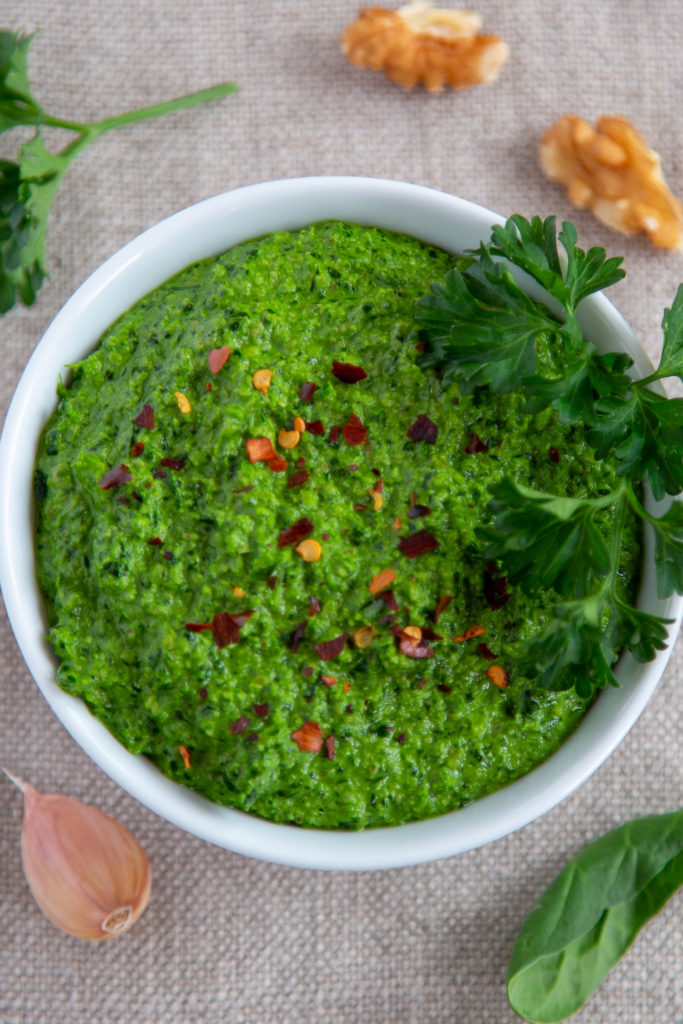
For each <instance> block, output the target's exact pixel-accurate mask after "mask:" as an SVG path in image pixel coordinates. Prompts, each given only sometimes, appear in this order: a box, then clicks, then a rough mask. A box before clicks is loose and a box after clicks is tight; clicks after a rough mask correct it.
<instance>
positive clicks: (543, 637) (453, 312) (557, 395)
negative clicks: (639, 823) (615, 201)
mask: <svg viewBox="0 0 683 1024" xmlns="http://www.w3.org/2000/svg"><path fill="white" fill-rule="evenodd" d="M576 237H577V236H576V228H575V227H574V225H573V224H571V223H569V222H567V221H565V222H564V223H563V225H562V230H561V231H560V233H559V241H560V242H561V243H562V247H563V249H564V256H563V258H561V257H560V253H559V250H558V246H557V238H556V231H555V218H554V217H548V218H547V219H546V220H545V221H542V220H541V219H540V217H534V218H533V220H531V221H528V220H525V219H524V218H523V217H521V216H519V215H516V216H513V217H511V218H510V219H509V220H508V221H507V223H506V224H505V226H504V227H494V228H493V231H492V235H491V241H490V243H489V244H488V245H486V244H482V245H481V246H480V247H479V248H478V249H477V250H475V251H474V252H472V253H470V254H468V256H467V257H465V258H464V259H463V260H461V261H460V262H459V264H458V265H457V266H456V267H454V268H453V269H452V270H450V271H449V272H448V274H447V275H446V278H445V280H444V282H443V283H439V284H435V285H433V286H432V291H431V294H430V295H429V296H427V297H426V298H425V299H423V300H422V301H421V303H420V307H419V309H418V313H417V320H418V324H419V326H420V327H421V328H422V330H423V331H424V334H425V336H426V338H427V341H428V346H427V348H426V350H425V351H424V352H423V354H422V356H421V365H422V366H425V367H436V368H438V369H439V370H440V371H441V372H442V373H443V376H444V378H445V379H446V380H448V379H457V380H458V383H459V385H460V387H461V388H462V389H463V390H464V391H466V392H468V391H471V390H473V389H474V388H475V387H477V388H487V389H488V390H489V391H493V392H504V391H511V390H513V389H514V390H518V391H520V392H521V393H522V394H523V395H524V396H525V399H526V403H527V408H528V410H529V411H530V412H533V411H535V410H538V409H541V408H545V407H547V406H552V407H553V408H554V409H555V410H556V411H557V413H558V416H559V418H560V420H561V421H562V422H563V423H569V424H571V423H584V424H586V425H587V426H588V435H587V437H588V441H589V443H590V444H591V445H592V446H593V447H594V448H595V451H596V453H597V455H598V456H599V457H600V458H604V457H605V456H606V455H607V454H608V453H611V454H612V456H613V457H614V458H615V459H616V462H617V472H618V476H619V477H620V480H619V483H618V486H617V487H616V488H615V489H614V490H612V491H610V492H609V493H607V494H605V495H604V496H603V497H600V498H568V497H566V496H565V495H556V494H547V493H543V492H540V491H536V490H533V489H531V488H528V487H523V486H521V485H520V484H518V483H516V482H515V481H514V480H510V479H507V478H506V479H503V480H502V481H501V482H500V483H499V484H497V485H494V486H493V487H492V488H491V492H492V501H491V502H490V503H489V510H490V511H491V513H492V522H491V524H490V525H489V526H486V527H482V528H481V529H480V530H479V531H478V535H479V539H480V540H481V542H482V546H483V555H484V557H485V558H487V559H498V560H499V561H500V562H501V564H502V565H503V566H504V567H505V569H506V571H507V573H508V576H509V579H510V581H511V582H512V583H516V584H517V585H519V586H521V587H522V588H523V589H525V590H527V591H533V590H534V589H535V588H537V587H545V588H553V589H554V590H555V591H556V592H557V594H558V598H559V600H558V602H557V604H556V605H555V606H554V607H553V608H552V609H551V619H550V621H549V622H548V624H547V626H546V627H545V629H544V630H543V632H542V633H541V634H540V635H539V636H538V637H536V638H535V639H533V640H531V641H529V642H528V643H527V644H526V646H525V647H524V648H523V649H522V651H521V655H520V667H521V668H522V670H523V671H525V672H527V673H529V674H531V675H533V676H534V677H536V678H537V680H538V683H539V685H541V686H544V687H546V688H548V689H555V690H564V689H569V688H570V687H572V686H575V687H576V689H577V691H578V692H579V693H580V694H581V695H582V696H590V695H591V693H593V692H594V690H595V689H596V688H598V689H599V688H602V687H604V686H606V685H607V684H608V683H610V684H612V685H615V686H616V685H617V682H616V679H615V677H614V674H613V672H612V665H613V664H614V662H615V660H616V658H617V657H618V655H619V652H620V651H621V650H622V649H623V648H627V649H628V650H630V651H631V653H632V654H633V656H634V657H635V658H636V659H637V660H638V661H650V660H652V658H653V657H654V656H655V652H656V651H657V650H661V649H662V648H664V647H665V646H666V624H667V621H668V620H665V619H662V618H659V617H657V616H655V615H650V614H648V613H646V612H643V611H641V610H639V609H637V608H635V607H633V606H632V605H630V604H629V603H628V602H626V601H625V600H624V599H623V598H622V597H621V596H620V594H619V591H618V587H617V580H618V574H619V559H620V548H621V537H622V532H623V530H624V527H625V524H626V521H627V518H628V516H629V515H631V514H632V513H633V512H635V514H636V515H637V516H639V517H640V518H641V520H643V522H645V523H647V524H649V526H650V528H651V529H652V530H653V531H654V535H655V565H656V570H657V589H658V593H659V596H660V597H662V598H664V597H668V596H670V595H671V594H673V593H674V591H676V592H677V593H683V506H681V505H679V504H673V505H672V506H671V507H670V508H669V509H668V511H666V512H665V513H664V514H663V515H661V516H658V517H657V516H653V515H651V514H650V513H649V512H648V511H646V509H645V508H644V506H643V502H642V498H641V494H640V491H641V486H642V484H643V483H645V482H647V483H648V484H649V485H650V488H651V490H652V493H653V494H654V497H655V498H657V499H660V498H663V497H665V495H676V494H679V493H680V492H681V491H683V399H680V398H667V397H666V396H665V395H663V394H660V393H659V392H657V391H653V390H652V388H651V387H650V385H651V384H653V383H654V382H655V381H658V380H661V379H663V378H666V377H679V378H681V379H683V285H682V286H681V287H680V288H679V289H678V293H677V295H676V298H675V300H674V303H673V306H672V308H671V309H670V310H666V311H665V313H664V319H663V321H662V327H663V330H664V345H663V348H662V355H661V359H660V362H659V366H658V367H657V369H656V370H655V371H654V372H653V373H651V374H650V375H649V376H647V377H645V378H643V379H640V380H636V379H633V377H631V376H629V374H628V371H629V369H630V368H631V366H632V362H633V361H632V360H631V359H630V357H629V356H627V355H626V354H624V353H621V352H612V353H607V354H600V353H598V352H597V350H596V349H595V348H594V347H593V345H592V344H590V342H588V341H586V339H585V338H584V336H583V332H582V330H581V326H580V323H579V320H578V318H577V309H578V306H579V304H580V303H581V300H582V299H584V298H585V297H586V296H587V295H590V294H592V293H593V292H596V291H599V290H601V289H603V288H606V287H607V286H608V285H610V284H614V283H615V282H616V281H618V280H620V279H621V278H622V277H623V276H624V271H623V270H622V269H621V266H620V264H621V259H618V258H607V256H606V254H605V250H604V249H601V248H597V247H596V248H593V249H590V250H589V251H588V252H584V251H583V250H582V249H579V248H578V246H577V245H576ZM501 258H502V259H501ZM511 264H512V266H513V267H518V268H519V269H520V270H523V271H524V272H525V273H526V274H528V275H529V276H530V277H531V278H533V279H534V281H536V282H537V283H538V284H539V285H541V286H542V287H543V288H544V289H545V290H546V292H548V293H549V295H550V296H551V299H550V300H548V301H549V302H551V301H552V300H555V303H556V311H552V310H551V309H550V308H549V307H548V306H546V305H543V304H541V303H539V302H535V301H533V300H532V299H531V298H530V297H529V296H528V295H527V293H526V292H525V291H524V290H523V289H522V288H521V286H520V285H519V284H518V282H517V280H516V279H515V277H514V276H513V273H512V271H511V267H510V265H511ZM543 335H546V336H550V337H551V338H552V342H553V344H552V346H551V348H553V349H555V350H557V349H561V351H562V353H563V357H564V358H563V365H562V367H561V368H560V365H559V364H554V363H553V361H552V359H551V360H546V362H545V364H544V365H540V360H539V358H538V355H537V342H538V339H539V337H541V336H543ZM606 511H608V512H609V516H610V521H611V523H612V538H611V542H610V544H609V545H607V544H606V543H605V541H604V539H603V535H602V532H601V530H600V527H599V520H600V517H601V516H603V517H604V515H605V513H606Z"/></svg>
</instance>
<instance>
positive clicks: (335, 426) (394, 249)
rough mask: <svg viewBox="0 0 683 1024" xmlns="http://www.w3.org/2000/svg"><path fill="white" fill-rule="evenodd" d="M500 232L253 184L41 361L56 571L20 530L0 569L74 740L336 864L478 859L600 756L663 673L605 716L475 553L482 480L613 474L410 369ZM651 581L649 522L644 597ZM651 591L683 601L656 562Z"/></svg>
mask: <svg viewBox="0 0 683 1024" xmlns="http://www.w3.org/2000/svg"><path fill="white" fill-rule="evenodd" d="M497 222H500V220H499V218H497V217H495V216H494V215H493V214H490V213H488V212H487V211H484V210H481V209H480V208H477V207H473V206H471V204H467V203H463V202H462V201H460V200H457V199H454V198H453V197H449V196H446V195H443V194H440V193H436V192H432V191H430V190H426V189H422V188H419V187H416V186H408V185H400V184H397V183H390V182H380V181H373V180H365V179H308V180H303V181H288V182H279V183H271V184H268V185H263V186H253V187H251V188H248V189H242V190H238V191H237V192H234V193H229V194H227V195H226V196H220V197H216V199H213V200H208V201H207V202H205V203H203V204H199V205H198V206H197V207H194V208H191V209H190V210H187V211H184V212H183V213H181V214H178V215H176V216H175V217H173V218H170V219H169V220H168V221H165V222H162V224H160V225H158V226H157V227H156V228H153V229H152V230H151V231H150V232H147V233H146V235H143V236H141V237H140V239H138V240H136V241H135V242H133V243H131V245H130V246H127V247H126V248H125V249H124V250H122V251H121V253H119V254H118V255H117V256H115V257H113V259H112V260H110V261H109V263H108V264H106V265H105V266H104V267H103V268H102V269H101V270H100V271H98V272H97V273H96V274H95V275H94V276H93V278H91V279H90V280H89V281H88V282H86V284H85V285H84V286H83V288H82V289H80V290H79V292H78V293H77V294H76V295H75V296H74V298H73V299H72V300H71V302H70V303H69V304H68V305H67V306H66V307H65V309H64V310H63V311H62V313H61V314H60V316H59V317H58V318H57V320H56V321H55V322H54V324H53V325H52V327H51V328H50V330H49V331H48V333H47V335H46V336H45V338H44V339H43V341H42V342H41V345H40V346H39V347H38V349H37V350H36V353H35V355H34V357H33V359H32V360H31V363H30V364H29V367H28V369H27V371H26V374H25V376H24V378H23V379H22V382H21V384H20V388H19V390H18V392H17V397H16V398H15V401H14V403H13V406H12V409H11V411H10V415H9V416H8V423H7V426H6V428H5V433H4V435H3V440H2V445H3V448H4V449H5V457H4V459H3V460H2V464H3V467H4V468H3V473H4V474H5V479H6V480H7V479H9V478H10V474H11V479H12V480H13V489H14V494H15V496H16V493H17V487H18V493H19V494H21V495H23V496H24V498H25V501H26V504H25V505H24V509H25V510H26V506H27V505H28V502H29V496H28V486H29V485H30V476H31V472H32V469H33V466H32V465H31V466H28V462H29V460H28V459H26V458H24V459H23V461H22V460H21V458H20V454H19V450H18V445H17V439H18V436H19V432H21V435H22V439H23V443H24V444H25V443H26V436H27V431H28V435H29V436H30V439H31V444H32V448H31V462H32V460H33V458H34V457H35V452H36V449H38V455H37V472H36V475H35V498H36V506H37V510H38V515H37V522H36V526H37V546H36V560H35V564H34V561H33V551H32V538H30V537H27V533H28V532H29V527H28V526H27V524H28V523H30V518H29V517H28V516H27V517H26V521H25V522H24V523H23V524H22V525H21V528H19V526H16V525H12V526H11V529H10V530H8V531H6V535H7V536H13V537H14V539H15V542H14V543H13V544H12V545H7V544H4V550H3V551H2V563H1V564H0V571H1V573H2V581H3V588H4V591H5V596H6V601H7V605H8V609H9V611H10V617H11V619H12V623H13V626H14V629H15V632H16V634H17V637H18V639H19V642H20V644H21V646H22V649H23V650H24V653H25V656H26V658H27V661H28V663H29V666H30V667H31V669H32V671H33V673H34V675H35V677H36V679H37V680H38V682H39V685H40V686H41V688H42V689H43V691H44V692H45V694H46V696H47V697H48V699H49V700H50V701H51V703H52V704H53V707H55V710H56V711H57V713H58V714H59V715H60V717H61V718H62V720H63V721H64V722H65V724H66V725H67V728H69V729H70V731H71V732H72V733H73V734H74V735H75V737H76V738H77V739H78V740H79V742H81V744H82V745H83V746H84V747H85V749H86V750H87V751H88V752H89V753H91V755H92V756H94V757H95V759H96V760H97V761H98V763H100V764H101V765H102V766H103V767H104V768H105V769H106V770H107V771H108V772H109V773H110V774H111V775H112V776H113V777H115V778H116V779H117V780H118V781H119V782H121V784H122V785H124V786H125V788H126V789H128V790H129V791H130V792H132V793H133V794H134V795H136V796H138V797H139V798H140V799H142V800H143V801H144V802H145V803H147V804H148V805H149V806H151V807H152V808H153V809H155V810H157V811H158V812H159V813H161V814H163V815H165V816H166V817H167V818H169V819H170V820H172V821H175V822H176V823H178V824H179V825H181V826H182V827H184V828H187V829H188V830H190V831H192V832H194V833H196V834H198V835H200V836H203V837H204V838H207V839H209V840H211V841H213V842H217V843H219V844H220V845H223V846H225V847H227V848H230V849H234V850H237V851H239V852H243V853H247V854H252V855H256V856H260V857H264V858H266V859H272V860H276V861H281V862H284V863H292V864H298V865H300V866H308V867H334V868H347V867H351V868H373V867H389V866H396V865H400V864H408V863H414V862H416V861H420V860H427V859H433V858H434V857H439V856H445V855H448V854H451V853H456V852H459V851H460V850H464V849H470V848H472V847H474V846H477V845H481V844H482V843H483V842H487V841H489V840H491V839H493V838H496V837H497V836H498V835H502V834H504V833H505V832H507V831H510V830H511V829H512V828H515V827H519V826H520V825H521V824H524V823H526V822H527V821H529V820H531V819H532V818H533V817H535V816H536V815H537V814H539V813H542V812H543V811H544V810H546V809H547V808H548V807H550V806H552V805H553V804H554V803H556V802H557V801H558V800H559V799H561V798H562V797H563V796H564V795H566V794H567V793H568V792H570V791H571V790H572V789H573V788H575V786H576V785H578V784H579V783H580V782H581V781H582V780H583V779H584V778H585V777H586V776H587V775H588V774H590V772H591V771H593V770H594V769H595V768H596V767H597V766H598V764H599V763H600V762H601V761H602V760H603V759H604V757H605V756H607V754H608V753H609V751H610V750H611V749H612V747H613V746H614V745H615V743H616V742H618V740H619V739H620V738H621V737H622V736H623V735H624V733H625V732H626V731H627V729H628V728H629V727H630V725H631V724H632V723H633V721H634V720H635V718H636V717H637V715H638V714H639V712H640V710H641V709H642V707H643V706H644V704H645V702H646V700H647V699H648V697H649V695H650V693H651V692H652V689H653V688H654V685H655V684H656V681H657V679H658V678H659V675H660V674H661V672H662V670H663V666H664V664H665V661H666V656H667V654H668V651H666V652H661V653H660V654H659V655H658V657H657V659H656V660H655V661H654V662H651V663H649V664H647V665H645V666H636V664H635V663H634V662H632V661H631V660H630V659H629V658H627V657H624V658H622V660H621V662H620V665H619V668H618V676H619V678H620V681H621V682H622V688H621V689H620V690H615V691H613V692H610V693H605V694H602V695H601V696H600V697H599V699H598V700H597V701H596V702H595V704H594V706H593V707H592V708H591V709H590V710H589V711H588V712H587V703H586V702H585V701H583V700H582V699H581V698H579V697H577V695H576V694H575V693H574V691H568V692H565V693H548V692H544V691H541V690H540V689H539V688H537V687H535V685H534V680H533V679H527V678H524V677H523V676H522V675H521V674H520V673H519V672H517V671H516V666H515V645H516V644H517V643H519V641H520V640H524V639H526V638H527V637H528V636H530V635H531V634H532V633H533V631H535V630H538V629H539V628H541V627H542V625H543V621H544V618H543V616H544V597H543V595H535V596H534V598H533V599H532V598H530V597H526V596H524V595H522V594H521V593H516V592H515V591H514V589H510V588H508V587H507V584H506V580H505V578H504V576H503V574H502V572H501V571H500V570H499V569H497V568H496V566H495V565H493V564H490V563H485V562H483V561H482V558H481V555H480V554H478V546H477V544H476V539H475V535H474V529H475V527H476V525H477V524H478V523H480V522H481V521H482V515H484V516H485V514H486V513H485V511H484V510H485V505H486V501H487V499H488V492H487V485H488V484H489V483H490V482H492V481H493V480H495V479H497V478H500V476H502V475H503V474H508V475H514V476H515V477H516V478H517V479H519V480H520V481H521V482H523V483H528V484H530V485H532V486H536V487H541V488H543V487H544V486H548V487H549V488H552V489H557V488H558V486H559V487H560V488H563V489H565V490H566V493H568V494H574V493H579V492H580V493H587V494H599V493H600V492H601V490H602V489H603V488H605V487H606V486H607V487H608V486H609V483H610V480H611V478H612V477H613V470H612V468H611V467H610V466H609V465H608V464H605V463H600V462H598V461H596V459H595V456H594V454H593V452H592V449H591V448H590V447H589V446H588V445H587V444H586V442H585V440H584V438H583V432H582V430H581V429H577V428H567V427H562V426H561V425H560V424H559V423H558V422H557V419H556V418H555V416H554V415H553V414H551V413H550V412H549V411H545V412H543V413H540V414H537V415H535V416H530V415H527V414H525V413H524V412H523V409H522V406H523V402H522V400H521V399H520V398H519V396H516V395H515V394H514V393H512V394H510V395H507V396H503V397H502V398H499V399H498V400H497V401H496V403H495V407H493V408H492V407H491V404H490V401H488V402H484V401H482V400H481V398H477V396H476V394H475V395H470V396H463V395H461V394H459V392H458V391H457V388H456V387H455V386H454V385H450V386H444V385H443V384H442V382H441V381H440V380H439V379H438V377H437V376H436V375H435V374H434V373H433V372H432V371H424V370H422V369H420V368H419V367H418V366H417V363H416V356H417V354H418V352H417V345H418V344H419V339H418V337H417V334H416V332H415V324H414V320H413V317H414V309H415V305H416V302H417V301H418V299H419V298H420V296H422V295H424V294H425V293H426V292H427V291H428V289H429V285H430V283H431V282H432V281H434V280H438V279H440V278H443V276H444V274H445V272H446V270H447V269H448V267H449V266H450V265H451V264H452V262H453V259H454V256H453V254H455V253H459V252H462V251H463V250H464V249H466V248H469V247H473V246H475V245H476V244H478V242H479V241H480V240H481V239H483V238H486V237H487V236H488V233H489V229H490V226H491V224H492V223H497ZM418 239H419V241H418ZM169 279H170V280H169ZM164 282H166V283H164ZM530 291H532V289H530ZM584 305H585V312H584V319H585V321H586V322H585V325H584V329H585V330H586V332H587V336H588V337H589V338H590V339H591V340H592V341H594V343H595V344H597V345H599V346H601V347H604V348H606V349H614V348H615V347H616V348H622V349H626V350H627V351H628V352H629V354H630V355H631V356H632V357H633V358H634V359H635V360H636V362H637V364H638V365H639V368H645V367H647V362H646V360H645V359H644V356H643V354H642V352H641V351H640V350H639V349H638V347H637V345H636V344H635V342H634V340H633V338H632V336H631V335H630V333H629V331H628V328H627V327H626V325H625V324H624V323H623V321H622V320H621V319H620V318H619V316H618V314H616V312H615V311H614V310H613V308H612V307H611V306H610V305H609V303H607V302H606V300H605V299H604V298H603V297H602V296H594V297H592V298H591V299H588V300H586V302H585V304H584ZM103 332H104V337H103V338H102V340H101V341H100V342H99V344H98V341H99V339H100V336H101V335H103ZM65 340H66V341H68V347H65ZM93 349H95V351H93ZM89 353H91V354H89ZM549 355H550V354H549ZM542 356H543V353H542ZM74 363H77V364H78V365H76V366H75V367H74V369H73V371H72V373H71V374H69V375H65V384H64V385H62V386H60V400H59V406H58V409H57V411H56V412H53V410H54V384H55V381H56V379H57V375H58V374H59V373H60V372H61V371H62V368H63V366H64V365H68V364H71V365H72V364H74ZM264 371H265V372H264ZM46 421H47V423H46ZM41 435H42V440H40V443H39V438H40V437H41ZM27 471H28V476H27ZM7 490H8V489H7V487H5V488H4V491H5V493H7ZM7 514H8V515H10V516H14V514H15V508H14V507H13V508H12V509H10V510H7ZM604 525H605V530H606V532H608V531H609V522H606V523H605V524H604ZM19 535H21V537H22V538H23V539H22V543H21V544H17V543H16V538H17V536H19ZM646 556H647V553H646ZM640 566H641V551H640V537H639V535H638V534H637V532H636V529H635V527H633V528H632V529H631V531H630V532H627V538H626V542H625V545H624V548H623V552H622V570H623V578H624V587H625V590H626V591H628V589H629V588H634V587H635V586H636V585H637V583H638V579H639V576H640V574H641V569H640ZM36 571H37V575H38V580H39V583H40V589H41V591H42V594H43V598H44V599H43V598H41V596H40V594H39V593H38V592H37V591H36V586H35V583H34V579H35V576H34V573H35V572H36ZM648 588H649V591H648ZM642 591H643V592H644V593H646V594H648V597H647V599H646V600H647V607H648V609H649V610H654V609H655V608H656V610H657V611H658V612H659V613H660V614H667V613H668V616H669V617H675V615H674V616H672V611H673V612H674V613H678V612H679V610H680V609H679V607H678V605H679V604H680V602H678V601H669V602H657V601H656V600H654V599H653V598H652V596H651V595H652V593H653V592H654V587H653V583H652V579H651V578H650V567H649V565H648V561H647V557H646V561H645V569H644V572H643V580H642ZM547 600H550V598H548V599H547ZM641 600H642V596H641ZM31 602H33V604H34V607H33V614H34V616H35V619H34V620H33V621H32V620H31V608H30V605H31ZM674 606H676V607H675V608H674ZM662 609H663V610H662ZM47 635H49V638H50V644H51V646H52V647H53V648H54V651H55V652H56V654H57V656H58V657H57V664H56V666H55V658H54V655H53V654H52V653H51V651H50V648H49V646H48V645H47V644H46V641H45V637H46V636H47ZM55 674H56V681H55ZM78 698H81V699H80V700H79V699H78ZM82 701H84V702H85V705H84V704H83V703H82ZM86 705H87V708H89V709H90V710H89V711H88V710H86ZM91 712H92V714H91ZM586 712H587V713H586ZM93 714H94V716H96V717H95V718H93ZM96 719H97V720H96ZM102 723H104V724H102ZM579 723H581V724H579ZM105 726H106V727H107V728H105ZM108 730H111V731H108ZM114 737H116V739H115V738H114ZM124 748H127V749H124ZM551 755H552V756H551ZM531 769H533V770H531ZM161 773H163V774H161ZM527 773H528V774H527ZM515 779H516V780H517V781H513V780H515ZM178 783H180V784H181V785H178ZM186 787H192V789H188V788H186ZM501 787H506V788H505V789H501ZM193 789H194V790H196V791H198V792H193ZM198 794H203V795H198ZM207 798H208V799H207ZM468 805H469V806H468ZM234 808H238V809H239V810H235V809H234ZM456 808H461V809H459V810H456ZM242 812H248V813H246V814H245V813H242ZM274 823H281V824H274ZM292 825H296V826H299V827H298V828H293V827H292ZM301 826H303V829H302V828H301ZM387 826H393V827H391V828H389V827H387ZM342 830H344V831H342ZM349 830H352V831H349ZM353 830H364V831H353Z"/></svg>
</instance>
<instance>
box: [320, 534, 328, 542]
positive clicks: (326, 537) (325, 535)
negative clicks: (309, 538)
mask: <svg viewBox="0 0 683 1024" xmlns="http://www.w3.org/2000/svg"><path fill="white" fill-rule="evenodd" d="M320 539H321V540H326V541H327V540H329V539H330V535H329V533H323V534H322V535H321V537H320Z"/></svg>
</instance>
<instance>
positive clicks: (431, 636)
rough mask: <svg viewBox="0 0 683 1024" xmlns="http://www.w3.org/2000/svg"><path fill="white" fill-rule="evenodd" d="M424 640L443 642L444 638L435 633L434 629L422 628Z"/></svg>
mask: <svg viewBox="0 0 683 1024" xmlns="http://www.w3.org/2000/svg"><path fill="white" fill-rule="evenodd" d="M422 639H423V640H443V637H442V636H439V634H438V633H435V632H434V630H433V629H430V628H429V626H423V627H422Z"/></svg>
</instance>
